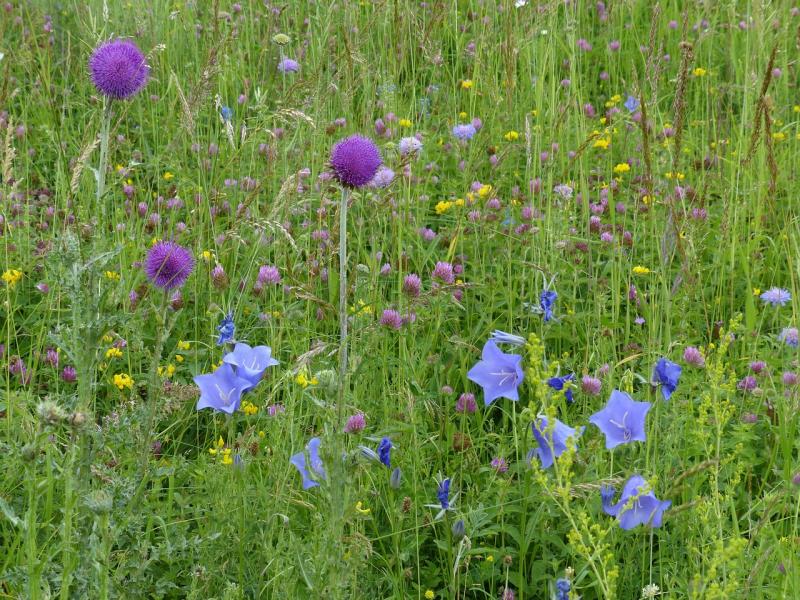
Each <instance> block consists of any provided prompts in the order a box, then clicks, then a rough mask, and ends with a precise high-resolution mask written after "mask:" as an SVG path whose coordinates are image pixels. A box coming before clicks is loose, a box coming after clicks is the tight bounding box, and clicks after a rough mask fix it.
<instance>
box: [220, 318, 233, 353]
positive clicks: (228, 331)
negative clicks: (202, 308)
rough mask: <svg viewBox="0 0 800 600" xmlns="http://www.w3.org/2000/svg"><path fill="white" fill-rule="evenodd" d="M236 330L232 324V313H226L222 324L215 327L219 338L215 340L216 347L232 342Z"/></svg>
mask: <svg viewBox="0 0 800 600" xmlns="http://www.w3.org/2000/svg"><path fill="white" fill-rule="evenodd" d="M235 330H236V326H235V325H234V324H233V313H228V314H227V315H225V316H224V317H223V319H222V322H221V323H220V324H219V325H217V331H219V338H217V346H222V345H223V344H227V343H228V342H232V341H233V333H234V331H235Z"/></svg>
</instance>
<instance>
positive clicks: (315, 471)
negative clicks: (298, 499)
mask: <svg viewBox="0 0 800 600" xmlns="http://www.w3.org/2000/svg"><path fill="white" fill-rule="evenodd" d="M321 443H322V441H321V440H320V439H319V438H318V437H313V438H311V439H310V440H308V444H306V451H307V453H308V464H306V452H298V453H297V454H294V455H292V457H291V458H290V459H289V462H290V463H292V465H294V466H295V468H296V469H297V470H298V471H299V472H300V476H301V477H302V478H303V489H304V490H307V489H309V488H312V487H315V486H318V485H319V482H318V481H317V480H318V479H327V475H326V474H325V468H324V467H323V465H322V459H321V458H320V456H319V447H320V444H321ZM309 468H310V471H309Z"/></svg>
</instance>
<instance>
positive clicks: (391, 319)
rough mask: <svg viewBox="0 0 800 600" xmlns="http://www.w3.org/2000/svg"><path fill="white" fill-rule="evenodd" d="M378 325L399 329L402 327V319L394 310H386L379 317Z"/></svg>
mask: <svg viewBox="0 0 800 600" xmlns="http://www.w3.org/2000/svg"><path fill="white" fill-rule="evenodd" d="M380 323H381V325H383V326H385V327H388V328H389V329H400V328H401V327H402V326H403V317H402V316H400V313H399V312H397V311H396V310H394V309H391V308H387V309H386V310H384V311H383V314H382V315H381V320H380Z"/></svg>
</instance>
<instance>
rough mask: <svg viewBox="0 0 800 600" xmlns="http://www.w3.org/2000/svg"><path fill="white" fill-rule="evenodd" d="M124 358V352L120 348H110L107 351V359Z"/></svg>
mask: <svg viewBox="0 0 800 600" xmlns="http://www.w3.org/2000/svg"><path fill="white" fill-rule="evenodd" d="M112 358H122V350H120V349H119V348H109V349H108V350H106V359H112Z"/></svg>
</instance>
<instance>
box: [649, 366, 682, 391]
mask: <svg viewBox="0 0 800 600" xmlns="http://www.w3.org/2000/svg"><path fill="white" fill-rule="evenodd" d="M680 378H681V366H680V365H677V364H675V363H674V362H672V361H669V360H667V359H666V358H659V359H658V362H657V363H656V366H655V369H653V383H654V384H656V385H660V386H661V394H662V395H663V396H664V400H669V397H670V396H671V395H672V392H674V391H675V388H676V387H678V380H679V379H680Z"/></svg>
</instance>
